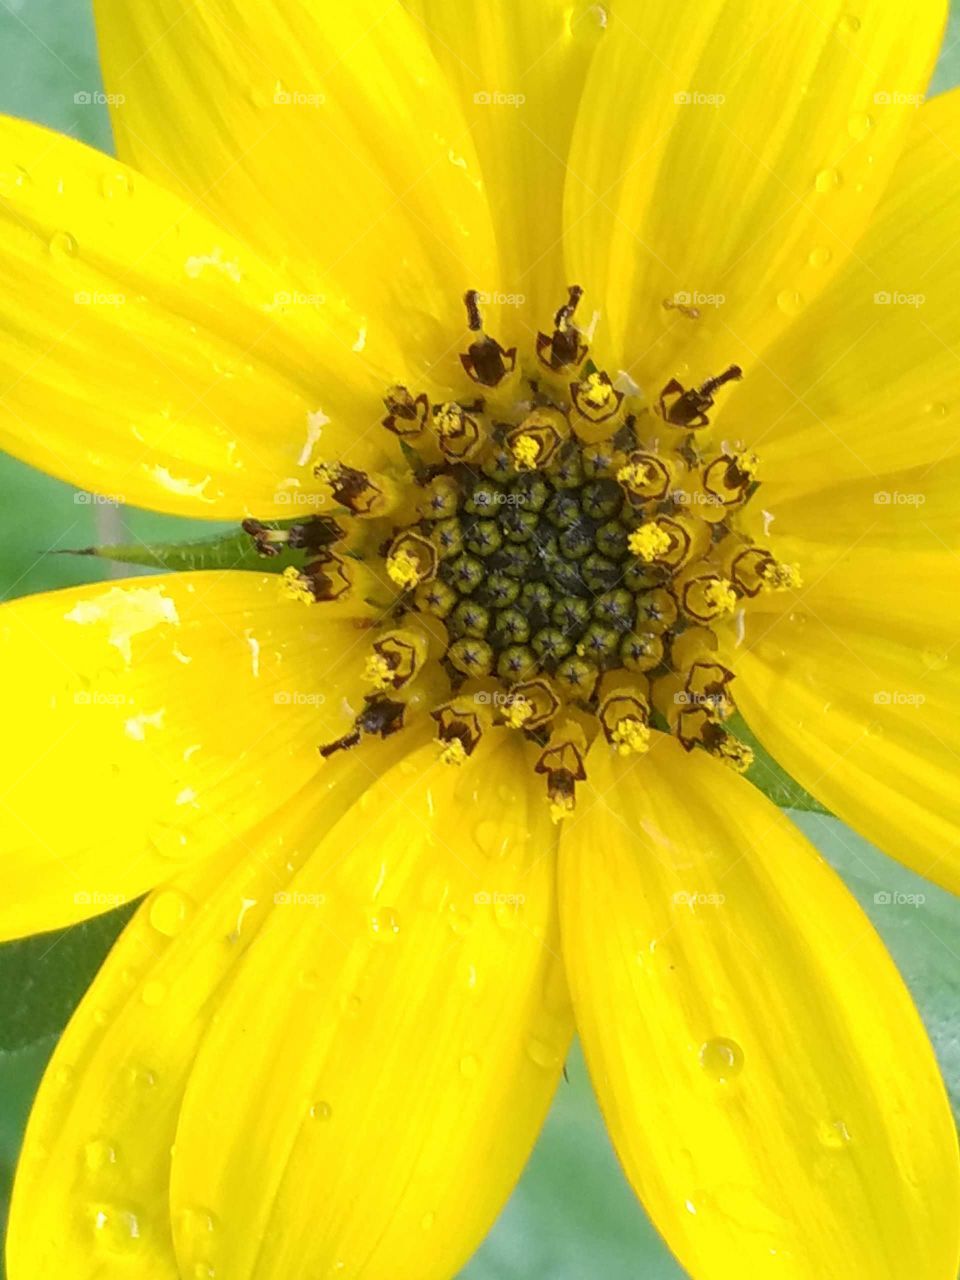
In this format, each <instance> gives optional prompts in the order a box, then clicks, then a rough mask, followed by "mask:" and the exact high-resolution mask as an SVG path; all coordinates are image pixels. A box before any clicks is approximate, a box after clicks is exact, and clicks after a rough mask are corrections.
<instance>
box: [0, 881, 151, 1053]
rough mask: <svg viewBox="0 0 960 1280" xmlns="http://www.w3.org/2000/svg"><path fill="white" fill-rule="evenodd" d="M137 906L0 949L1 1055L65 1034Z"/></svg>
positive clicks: (2, 946) (129, 904)
mask: <svg viewBox="0 0 960 1280" xmlns="http://www.w3.org/2000/svg"><path fill="white" fill-rule="evenodd" d="M135 906H136V903H125V904H124V905H123V906H122V907H119V908H117V909H116V910H114V911H110V912H107V913H106V914H105V915H101V916H94V917H93V919H91V920H85V921H83V922H82V923H81V924H76V925H73V926H72V927H71V928H69V929H59V930H57V931H56V932H54V933H41V934H37V935H36V936H35V937H32V938H22V939H19V940H18V941H16V942H5V943H3V945H0V1052H4V1051H12V1050H17V1049H22V1048H24V1047H26V1046H27V1045H31V1044H34V1043H35V1042H36V1041H38V1040H42V1039H43V1037H44V1036H49V1035H54V1034H57V1033H59V1032H60V1031H62V1030H63V1028H64V1027H65V1026H66V1025H67V1022H68V1021H69V1019H70V1015H71V1014H72V1013H73V1011H74V1009H75V1008H76V1007H77V1005H78V1004H79V1002H80V998H81V997H82V995H83V993H84V992H85V991H86V989H87V987H89V985H90V983H91V982H92V981H93V978H94V976H95V974H96V972H97V970H98V969H99V968H100V966H101V964H102V963H103V961H104V958H105V957H106V954H107V952H108V951H109V950H110V948H111V947H112V946H113V943H114V942H115V941H116V938H117V936H118V935H119V933H120V931H121V929H122V928H123V926H124V925H125V924H126V923H127V921H128V920H129V919H130V916H131V915H132V914H133V911H134V907H135Z"/></svg>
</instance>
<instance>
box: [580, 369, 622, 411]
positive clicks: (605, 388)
mask: <svg viewBox="0 0 960 1280" xmlns="http://www.w3.org/2000/svg"><path fill="white" fill-rule="evenodd" d="M580 399H581V400H582V401H583V402H584V403H585V404H588V405H589V406H590V408H591V409H597V410H599V409H605V408H606V407H607V405H608V404H609V403H610V401H611V400H612V399H614V390H613V387H612V386H611V385H610V383H609V382H607V381H606V380H605V379H604V378H602V377H601V376H600V374H599V373H590V374H588V375H587V376H586V378H584V380H583V382H582V383H581V384H580Z"/></svg>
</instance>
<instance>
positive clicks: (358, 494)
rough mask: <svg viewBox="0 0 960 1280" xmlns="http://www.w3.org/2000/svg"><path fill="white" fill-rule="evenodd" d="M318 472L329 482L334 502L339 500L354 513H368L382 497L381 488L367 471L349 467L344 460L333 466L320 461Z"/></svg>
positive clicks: (321, 477)
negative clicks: (374, 482)
mask: <svg viewBox="0 0 960 1280" xmlns="http://www.w3.org/2000/svg"><path fill="white" fill-rule="evenodd" d="M316 474H317V476H318V477H319V478H320V479H322V480H326V482H327V484H329V486H330V492H331V493H332V495H333V500H334V502H339V503H340V505H341V506H343V507H346V508H347V509H348V510H349V511H352V512H353V513H354V515H366V514H367V513H368V512H369V511H371V510H372V509H373V507H374V506H375V505H376V502H377V499H378V498H379V497H380V490H379V489H378V488H377V487H376V485H374V484H371V482H370V477H369V476H368V475H367V473H366V472H365V471H358V470H357V468H356V467H348V466H346V465H345V464H344V463H342V462H341V463H337V464H336V466H332V467H331V466H328V465H326V464H325V463H320V465H319V466H318V467H317V468H316Z"/></svg>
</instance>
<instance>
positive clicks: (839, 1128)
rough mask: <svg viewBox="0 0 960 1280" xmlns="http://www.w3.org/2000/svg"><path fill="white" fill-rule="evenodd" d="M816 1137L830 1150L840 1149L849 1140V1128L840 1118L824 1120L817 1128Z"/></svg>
mask: <svg viewBox="0 0 960 1280" xmlns="http://www.w3.org/2000/svg"><path fill="white" fill-rule="evenodd" d="M817 1137H818V1139H819V1140H820V1143H821V1145H822V1146H824V1147H829V1148H830V1150H831V1151H842V1150H843V1149H844V1147H846V1146H847V1145H848V1144H849V1143H850V1142H851V1141H852V1139H851V1137H850V1130H849V1129H848V1128H847V1126H846V1125H845V1124H844V1122H843V1121H842V1120H829V1121H828V1120H825V1121H824V1122H823V1123H822V1124H821V1125H820V1127H819V1129H818V1130H817Z"/></svg>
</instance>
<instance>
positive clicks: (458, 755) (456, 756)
mask: <svg viewBox="0 0 960 1280" xmlns="http://www.w3.org/2000/svg"><path fill="white" fill-rule="evenodd" d="M466 759H467V749H466V747H465V746H464V745H463V743H462V742H461V741H460V739H459V738H451V739H450V741H449V742H444V743H441V750H440V760H441V762H442V763H443V764H452V765H460V764H463V763H464V761H465V760H466Z"/></svg>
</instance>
